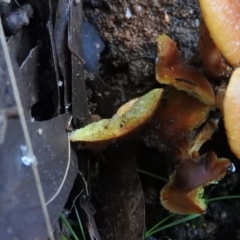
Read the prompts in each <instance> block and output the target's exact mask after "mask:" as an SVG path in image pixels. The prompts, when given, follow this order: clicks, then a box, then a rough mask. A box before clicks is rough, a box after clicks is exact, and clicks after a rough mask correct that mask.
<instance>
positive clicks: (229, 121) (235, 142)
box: [223, 68, 240, 159]
mask: <svg viewBox="0 0 240 240" xmlns="http://www.w3.org/2000/svg"><path fill="white" fill-rule="evenodd" d="M223 113H224V124H225V129H226V134H227V138H228V142H229V145H230V148H231V150H232V152H233V153H234V154H235V155H236V156H237V158H238V159H240V68H237V69H236V70H235V71H234V72H233V74H232V76H231V78H230V81H229V84H228V86H227V90H226V93H225V97H224V100H223Z"/></svg>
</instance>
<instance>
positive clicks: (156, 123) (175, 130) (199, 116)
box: [147, 87, 210, 160]
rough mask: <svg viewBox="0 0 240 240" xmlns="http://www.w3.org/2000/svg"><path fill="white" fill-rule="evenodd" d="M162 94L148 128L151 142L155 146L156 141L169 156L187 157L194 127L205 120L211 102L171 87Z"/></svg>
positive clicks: (189, 153) (179, 158)
mask: <svg viewBox="0 0 240 240" xmlns="http://www.w3.org/2000/svg"><path fill="white" fill-rule="evenodd" d="M163 98H164V99H163V101H162V102H161V104H160V105H159V107H158V109H157V111H156V113H155V115H154V117H153V118H152V119H151V125H150V124H149V126H148V128H147V133H148V135H149V138H150V137H152V138H153V139H151V144H152V146H154V144H156V146H157V147H158V142H159V143H161V145H159V146H162V145H164V146H166V149H169V151H170V154H171V156H172V157H175V158H177V159H178V160H182V159H186V158H188V157H189V156H190V155H191V152H190V150H191V147H192V140H193V139H192V138H193V131H194V130H195V129H197V128H198V127H199V126H200V125H201V124H202V123H204V122H205V121H206V119H207V117H208V115H209V112H210V106H208V105H205V104H203V103H201V102H199V101H198V99H196V98H194V97H191V96H189V95H187V94H186V93H185V92H183V91H178V90H176V89H175V88H173V87H169V88H168V90H165V92H164V97H163ZM153 140H154V141H153ZM159 150H160V151H161V149H159Z"/></svg>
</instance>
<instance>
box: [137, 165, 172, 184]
mask: <svg viewBox="0 0 240 240" xmlns="http://www.w3.org/2000/svg"><path fill="white" fill-rule="evenodd" d="M137 171H138V172H140V173H143V174H145V175H148V176H150V177H154V178H156V179H159V180H162V181H164V182H167V181H168V180H167V179H166V178H164V177H160V176H158V175H156V174H153V173H150V172H147V171H144V170H142V169H139V168H137Z"/></svg>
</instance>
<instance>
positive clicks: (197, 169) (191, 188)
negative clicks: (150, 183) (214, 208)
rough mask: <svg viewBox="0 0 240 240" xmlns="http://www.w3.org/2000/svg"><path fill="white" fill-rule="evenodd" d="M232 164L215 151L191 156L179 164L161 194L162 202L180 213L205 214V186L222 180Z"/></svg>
mask: <svg viewBox="0 0 240 240" xmlns="http://www.w3.org/2000/svg"><path fill="white" fill-rule="evenodd" d="M231 168H232V163H231V162H230V161H229V160H228V159H225V158H217V156H216V154H215V153H213V152H208V153H206V154H204V155H202V156H200V157H197V158H191V159H188V160H186V161H185V162H183V163H181V164H180V165H179V166H177V167H176V170H175V172H174V173H173V174H172V175H171V176H170V179H169V182H168V183H167V184H166V185H165V186H164V187H163V189H162V190H161V193H160V198H161V203H162V205H163V206H164V207H165V208H166V209H168V210H169V211H171V212H174V213H178V214H184V215H185V214H194V213H198V214H201V213H204V212H205V211H206V207H207V206H206V204H205V201H204V199H203V198H202V196H203V191H204V189H203V187H204V186H206V185H209V184H211V183H214V182H217V181H219V180H220V179H222V178H223V177H224V176H225V175H226V173H227V172H228V170H230V169H231Z"/></svg>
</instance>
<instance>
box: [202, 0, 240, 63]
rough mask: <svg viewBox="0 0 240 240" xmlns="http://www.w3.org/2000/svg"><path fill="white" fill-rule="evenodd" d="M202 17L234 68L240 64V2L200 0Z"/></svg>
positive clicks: (215, 41) (212, 36)
mask: <svg viewBox="0 0 240 240" xmlns="http://www.w3.org/2000/svg"><path fill="white" fill-rule="evenodd" d="M199 3H200V7H201V10H202V16H203V18H204V21H205V24H206V26H207V28H208V30H209V33H210V36H211V38H212V39H213V41H214V43H215V44H216V46H217V47H218V49H219V50H220V51H221V53H222V54H223V56H224V57H225V59H226V60H227V61H228V62H229V63H230V64H231V65H232V66H234V67H236V66H239V64H240V55H239V52H240V2H239V1H236V0H235V1H232V0H211V1H209V0H199Z"/></svg>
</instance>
